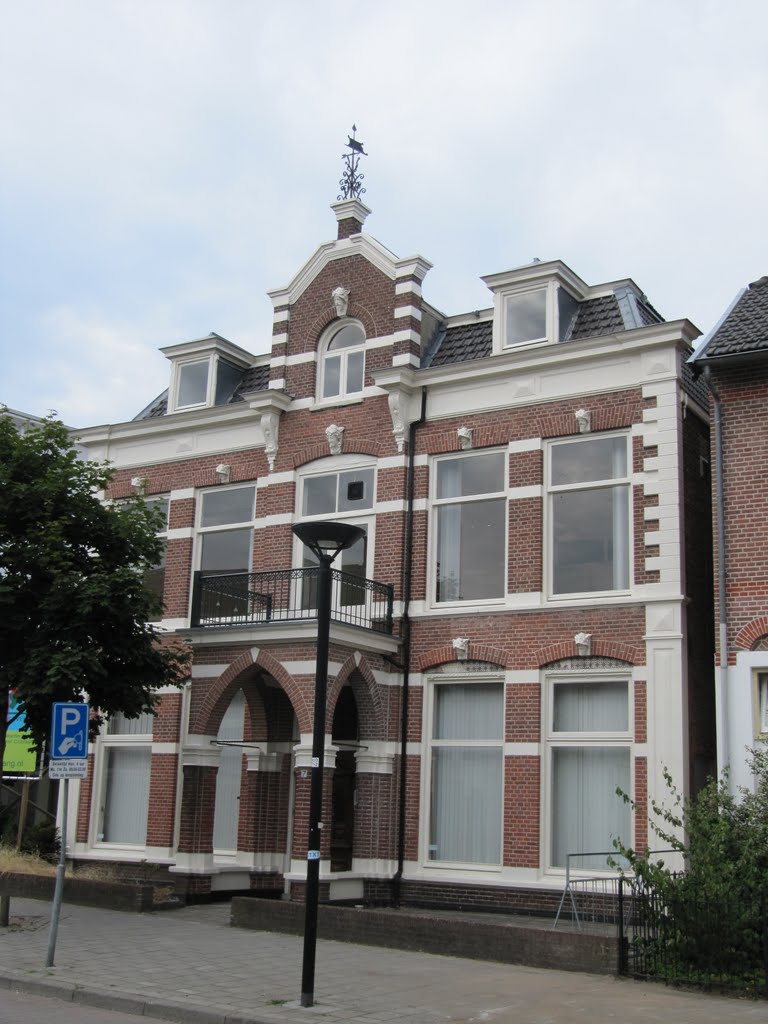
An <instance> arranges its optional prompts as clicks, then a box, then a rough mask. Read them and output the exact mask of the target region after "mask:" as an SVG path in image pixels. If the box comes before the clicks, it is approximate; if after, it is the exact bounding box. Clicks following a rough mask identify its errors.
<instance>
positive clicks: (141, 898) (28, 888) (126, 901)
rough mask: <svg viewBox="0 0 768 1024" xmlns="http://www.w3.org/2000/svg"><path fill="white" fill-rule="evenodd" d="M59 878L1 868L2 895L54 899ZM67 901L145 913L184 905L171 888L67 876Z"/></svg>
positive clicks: (65, 886) (87, 905)
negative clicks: (3, 870)
mask: <svg viewBox="0 0 768 1024" xmlns="http://www.w3.org/2000/svg"><path fill="white" fill-rule="evenodd" d="M55 885H56V879H55V877H54V876H53V875H30V874H25V873H23V872H13V871H5V872H0V895H2V896H11V897H13V896H17V897H23V898H26V899H31V900H52V899H53V890H54V888H55ZM63 899H64V903H77V904H80V905H81V906H86V907H109V909H110V910H132V911H138V912H139V913H146V912H148V911H150V910H165V909H170V908H172V907H180V906H182V904H181V902H180V901H179V900H177V899H176V898H175V897H174V895H173V892H172V891H171V888H170V887H168V886H155V885H146V884H129V883H125V882H102V881H96V880H94V879H89V878H77V877H71V878H68V877H67V876H66V875H65V876H64V897H63Z"/></svg>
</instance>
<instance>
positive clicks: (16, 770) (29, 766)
mask: <svg viewBox="0 0 768 1024" xmlns="http://www.w3.org/2000/svg"><path fill="white" fill-rule="evenodd" d="M10 698H11V699H10V701H9V702H8V732H7V733H6V737H5V754H4V756H3V775H26V774H34V773H35V772H36V771H37V750H36V749H35V748H34V747H33V746H32V740H31V738H30V736H29V734H28V733H26V732H24V726H25V724H26V718H25V716H24V712H23V711H22V712H21V713H19V707H18V704H17V703H16V696H15V694H13V693H11V695H10Z"/></svg>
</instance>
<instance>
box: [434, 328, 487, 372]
mask: <svg viewBox="0 0 768 1024" xmlns="http://www.w3.org/2000/svg"><path fill="white" fill-rule="evenodd" d="M492 334H493V323H492V322H491V321H490V320H478V321H477V323H469V324H457V325H456V326H455V327H449V328H447V329H446V328H443V330H442V334H441V335H438V338H437V352H435V353H434V355H432V356H431V358H430V351H429V350H428V351H427V358H426V360H425V361H424V365H425V366H445V365H446V364H447V363H465V362H466V361H467V360H468V359H483V358H484V357H485V356H489V355H490V354H491V344H492Z"/></svg>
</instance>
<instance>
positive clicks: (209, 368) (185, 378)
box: [176, 354, 243, 409]
mask: <svg viewBox="0 0 768 1024" xmlns="http://www.w3.org/2000/svg"><path fill="white" fill-rule="evenodd" d="M242 373H243V371H242V370H239V369H238V368H237V367H236V366H232V364H231V363H227V362H226V361H225V360H224V359H220V358H219V357H218V356H217V355H215V354H214V355H212V356H209V357H208V358H207V359H195V360H194V362H190V363H179V365H178V369H177V377H176V408H177V409H194V408H196V407H198V406H207V405H226V403H227V402H228V401H229V399H230V398H231V397H232V392H233V391H234V390H235V387H236V386H237V382H238V381H239V380H240V377H241V376H242Z"/></svg>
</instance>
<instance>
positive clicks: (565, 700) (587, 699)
mask: <svg viewBox="0 0 768 1024" xmlns="http://www.w3.org/2000/svg"><path fill="white" fill-rule="evenodd" d="M553 694H554V696H553V701H554V709H553V716H552V731H553V732H554V733H555V734H557V733H561V734H562V733H583V734H584V736H585V739H586V738H587V736H588V735H589V734H591V735H592V738H593V739H594V742H593V743H592V744H590V745H586V744H585V745H584V746H575V745H574V746H555V747H553V750H552V863H553V865H556V866H558V867H565V865H566V854H569V853H597V852H598V851H610V850H612V849H613V838H614V837H620V838H621V839H622V840H623V841H624V842H628V841H629V837H630V813H629V805H628V804H625V803H624V801H623V800H622V799H621V797H619V796H617V795H616V787H617V786H618V787H620V788H621V789H622V790H623V791H624V792H625V793H629V787H630V774H629V765H630V756H629V747H628V746H623V747H620V746H610V747H609V746H603V745H600V740H599V734H600V733H603V734H605V735H608V734H610V733H626V732H627V731H628V729H629V700H628V684H627V683H626V682H624V681H620V680H615V681H610V682H595V683H593V682H583V683H582V682H579V683H555V684H554V687H553ZM605 864H606V858H605V857H586V858H579V859H578V860H575V861H574V862H573V863H572V866H573V867H604V866H605Z"/></svg>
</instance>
